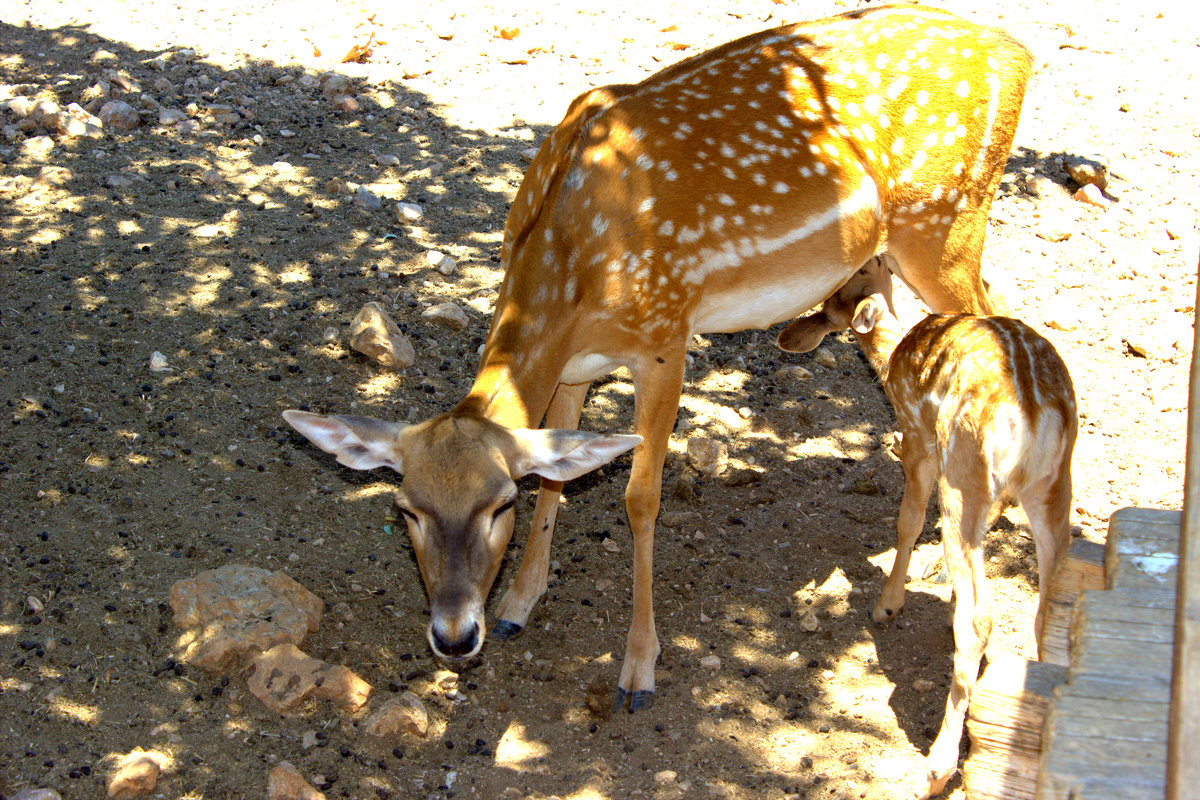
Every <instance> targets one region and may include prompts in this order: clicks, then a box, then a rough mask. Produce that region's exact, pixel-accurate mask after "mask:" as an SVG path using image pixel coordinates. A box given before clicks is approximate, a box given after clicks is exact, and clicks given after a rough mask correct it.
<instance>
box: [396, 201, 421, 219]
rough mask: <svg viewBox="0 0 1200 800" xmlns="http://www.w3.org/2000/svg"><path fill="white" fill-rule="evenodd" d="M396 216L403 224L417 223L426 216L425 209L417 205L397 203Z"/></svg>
mask: <svg viewBox="0 0 1200 800" xmlns="http://www.w3.org/2000/svg"><path fill="white" fill-rule="evenodd" d="M396 216H397V217H398V218H399V219H400V220H401V221H402V222H416V221H417V220H419V219H420V218H421V217H423V216H425V209H423V208H421V207H420V206H419V205H417V204H416V203H397V204H396Z"/></svg>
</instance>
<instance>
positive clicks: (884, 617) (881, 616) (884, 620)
mask: <svg viewBox="0 0 1200 800" xmlns="http://www.w3.org/2000/svg"><path fill="white" fill-rule="evenodd" d="M898 616H900V609H898V608H895V609H892V608H885V607H883V606H876V607H875V610H874V611H872V612H871V619H872V620H874V621H875V624H877V625H886V624H888V623H889V622H891V621H892V620H894V619H895V618H896V617H898Z"/></svg>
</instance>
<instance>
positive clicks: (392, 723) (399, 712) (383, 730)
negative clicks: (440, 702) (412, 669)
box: [363, 692, 429, 738]
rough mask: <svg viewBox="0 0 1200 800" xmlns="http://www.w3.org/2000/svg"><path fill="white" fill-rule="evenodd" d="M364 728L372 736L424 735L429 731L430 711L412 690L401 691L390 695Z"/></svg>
mask: <svg viewBox="0 0 1200 800" xmlns="http://www.w3.org/2000/svg"><path fill="white" fill-rule="evenodd" d="M363 730H364V731H365V732H366V733H367V734H368V735H370V736H376V737H379V738H385V737H388V736H402V735H404V734H410V735H412V736H424V735H425V734H426V733H427V732H428V731H429V712H428V711H426V710H425V704H424V703H422V702H421V698H419V697H417V696H416V695H415V694H413V693H412V692H401V693H400V694H398V695H394V696H392V697H389V698H388V699H387V701H386V702H385V703H384V704H383V705H382V706H380V707H379V710H377V711H376V712H375V713H373V714H371V716H370V717H369V718H368V719H367V722H366V724H365V725H364V726H363Z"/></svg>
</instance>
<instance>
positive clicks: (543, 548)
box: [492, 383, 591, 639]
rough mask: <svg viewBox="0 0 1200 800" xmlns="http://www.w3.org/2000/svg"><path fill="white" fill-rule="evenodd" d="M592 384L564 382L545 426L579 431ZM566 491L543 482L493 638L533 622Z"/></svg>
mask: <svg viewBox="0 0 1200 800" xmlns="http://www.w3.org/2000/svg"><path fill="white" fill-rule="evenodd" d="M590 385H591V384H588V383H579V384H566V383H560V384H559V385H558V387H557V388H556V389H555V391H554V397H553V398H552V399H551V400H550V407H549V409H548V410H547V411H546V425H545V427H547V428H562V429H567V430H575V429H576V428H578V427H579V414H580V412H581V411H582V410H583V401H584V398H585V397H586V396H587V391H588V387H589V386H590ZM562 488H563V484H562V481H552V480H547V479H545V478H543V479H542V483H541V488H539V489H538V497H537V503H536V505H534V508H533V523H532V524H531V526H530V529H529V540H528V542H527V543H526V545H525V556H524V558H522V559H521V566H520V567H519V568H518V569H517V574H516V577H514V578H513V582H512V585H511V586H509V587H508V591H506V592H505V593H504V596H503V597H502V598H501V599H500V605H499V606H498V607H497V609H496V624H495V625H493V626H492V636H494V637H496V638H497V639H509V638H511V637H513V636H516V635H517V634H518V633H520V632H521V631H522V630H523V629H524V628H525V624H526V623H527V622H528V621H529V615H530V613H532V611H533V607H534V605H536V604H537V601H538V600H539V599H540V598H541V597H542V595H544V594H545V593H546V581H547V578H548V577H549V574H550V540H551V538H552V537H553V535H554V523H555V522H556V521H557V519H558V500H559V498H560V497H561V496H562Z"/></svg>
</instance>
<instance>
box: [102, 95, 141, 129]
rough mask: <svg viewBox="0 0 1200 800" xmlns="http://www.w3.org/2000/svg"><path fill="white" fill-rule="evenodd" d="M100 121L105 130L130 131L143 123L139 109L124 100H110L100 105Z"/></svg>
mask: <svg viewBox="0 0 1200 800" xmlns="http://www.w3.org/2000/svg"><path fill="white" fill-rule="evenodd" d="M99 117H100V121H101V122H103V123H104V128H105V130H109V131H113V132H115V133H128V132H129V131H131V130H133V129H134V128H136V127H137V126H138V125H140V124H141V121H142V120H141V117H140V116H139V115H138V110H137V109H136V108H134V107H133V106H131V105H129V103H126V102H125V101H124V100H109V101H108V102H107V103H105V104H104V105H102V106H100V114H99Z"/></svg>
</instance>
